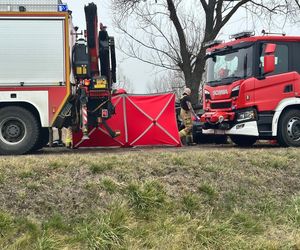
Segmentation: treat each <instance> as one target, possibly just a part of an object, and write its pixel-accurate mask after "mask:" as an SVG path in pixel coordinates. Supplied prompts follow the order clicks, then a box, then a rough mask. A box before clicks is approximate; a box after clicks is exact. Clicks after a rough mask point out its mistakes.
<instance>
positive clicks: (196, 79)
mask: <svg viewBox="0 0 300 250" xmlns="http://www.w3.org/2000/svg"><path fill="white" fill-rule="evenodd" d="M205 53H206V49H205V48H204V47H202V48H201V50H200V53H199V55H198V59H197V60H196V62H195V65H194V67H189V69H190V70H185V69H183V73H184V77H185V83H186V86H187V87H188V88H190V89H191V91H192V94H191V98H192V104H193V105H195V104H199V91H200V89H199V88H200V84H201V82H202V76H203V74H204V73H205V59H204V56H205ZM192 69H193V70H192Z"/></svg>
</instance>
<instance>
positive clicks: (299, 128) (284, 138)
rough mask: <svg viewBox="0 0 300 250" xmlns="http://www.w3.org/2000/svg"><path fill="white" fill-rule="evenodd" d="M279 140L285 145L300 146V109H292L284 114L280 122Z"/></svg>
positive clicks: (281, 144)
mask: <svg viewBox="0 0 300 250" xmlns="http://www.w3.org/2000/svg"><path fill="white" fill-rule="evenodd" d="M277 139H278V142H279V144H280V146H284V147H289V146H291V147H299V146H300V111H299V110H297V109H291V110H288V111H286V112H284V113H283V114H282V116H281V117H280V119H279V123H278V138H277Z"/></svg>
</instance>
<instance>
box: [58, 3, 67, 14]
mask: <svg viewBox="0 0 300 250" xmlns="http://www.w3.org/2000/svg"><path fill="white" fill-rule="evenodd" d="M68 10H69V8H68V5H67V4H59V5H58V11H59V12H67V11H68Z"/></svg>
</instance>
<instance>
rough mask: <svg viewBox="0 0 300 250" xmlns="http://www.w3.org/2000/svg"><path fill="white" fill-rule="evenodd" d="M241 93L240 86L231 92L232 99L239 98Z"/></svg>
mask: <svg viewBox="0 0 300 250" xmlns="http://www.w3.org/2000/svg"><path fill="white" fill-rule="evenodd" d="M239 93H240V86H236V87H235V88H233V89H232V90H231V97H237V96H238V95H239Z"/></svg>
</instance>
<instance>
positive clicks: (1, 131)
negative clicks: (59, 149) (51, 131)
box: [0, 106, 40, 155]
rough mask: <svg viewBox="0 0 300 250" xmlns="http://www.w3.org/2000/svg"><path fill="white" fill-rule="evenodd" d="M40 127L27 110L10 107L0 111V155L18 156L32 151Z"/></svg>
mask: <svg viewBox="0 0 300 250" xmlns="http://www.w3.org/2000/svg"><path fill="white" fill-rule="evenodd" d="M39 131H40V126H39V122H38V121H37V119H36V117H35V116H34V115H33V114H32V113H31V112H30V111H28V110H26V109H24V108H22V107H17V106H11V107H6V108H2V109H0V154H4V155H20V154H25V153H27V152H29V151H30V150H32V149H33V147H34V146H35V145H36V143H37V141H38V139H39Z"/></svg>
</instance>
